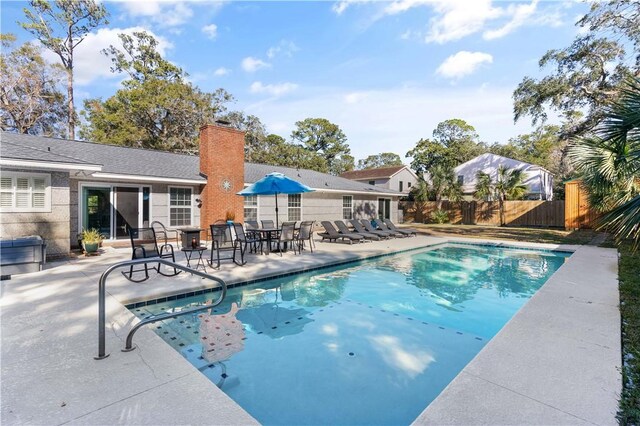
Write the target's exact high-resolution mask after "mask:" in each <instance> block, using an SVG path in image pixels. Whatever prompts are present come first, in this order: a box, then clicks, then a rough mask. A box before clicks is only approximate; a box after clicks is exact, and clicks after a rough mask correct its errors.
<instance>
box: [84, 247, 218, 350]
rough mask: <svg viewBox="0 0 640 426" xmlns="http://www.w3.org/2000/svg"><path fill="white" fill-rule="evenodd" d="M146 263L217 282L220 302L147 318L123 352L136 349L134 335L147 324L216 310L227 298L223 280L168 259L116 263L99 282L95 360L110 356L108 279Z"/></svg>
mask: <svg viewBox="0 0 640 426" xmlns="http://www.w3.org/2000/svg"><path fill="white" fill-rule="evenodd" d="M145 263H161V264H163V265H165V266H169V267H171V268H176V269H180V270H181V271H185V272H189V273H191V274H194V275H197V276H199V277H202V278H207V279H210V280H212V281H215V282H217V283H218V284H220V286H221V291H220V297H219V298H218V300H216V301H215V302H214V303H211V304H210V305H205V306H196V307H195V308H190V309H185V310H183V311H180V312H175V313H167V314H161V315H154V316H153V317H150V318H146V319H144V320H142V321H140V322H139V323H138V324H136V325H135V326H134V327H133V328H132V329H131V330H130V331H129V334H128V335H127V342H126V346H125V348H124V349H123V350H122V351H123V352H129V351H132V350H133V349H135V348H134V347H133V345H132V341H133V335H134V334H135V332H136V331H138V329H139V328H140V327H142V326H143V325H146V324H149V323H152V322H156V321H162V320H164V319H167V318H175V317H178V316H180V315H187V314H191V313H194V312H198V311H204V310H207V309H211V308H214V307H216V306H218V305H219V304H220V303H222V301H223V300H224V298H225V296H226V295H227V283H225V282H224V280H222V279H220V278H218V277H214V276H213V275H209V274H207V273H205V272H200V271H196V270H195V269H191V268H187V267H186V266H182V265H180V264H178V263H175V262H171V261H169V260H166V259H158V258H151V259H135V260H126V261H123V262H118V263H114V264H113V265H111V266H110V267H109V268H107V270H106V271H104V272H103V273H102V275H101V276H100V280H99V281H98V356H96V357H94V359H104V358H106V357H108V356H109V354H105V336H106V335H105V324H106V318H105V317H106V313H105V311H106V307H105V303H106V282H107V277H108V276H109V275H110V274H111V272H113V271H114V270H116V269H118V268H123V267H126V266H131V265H143V264H145Z"/></svg>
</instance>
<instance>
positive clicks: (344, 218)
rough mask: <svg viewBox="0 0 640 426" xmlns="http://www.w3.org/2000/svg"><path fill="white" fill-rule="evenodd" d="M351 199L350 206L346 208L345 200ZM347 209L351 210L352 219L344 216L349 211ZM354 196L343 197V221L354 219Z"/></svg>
mask: <svg viewBox="0 0 640 426" xmlns="http://www.w3.org/2000/svg"><path fill="white" fill-rule="evenodd" d="M346 199H349V206H348V207H345V204H344V202H345V200H346ZM347 209H349V216H350V217H346V215H345V214H344V213H345V211H347ZM353 216H354V215H353V195H343V196H342V219H343V220H351V219H353Z"/></svg>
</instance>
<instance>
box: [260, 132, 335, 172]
mask: <svg viewBox="0 0 640 426" xmlns="http://www.w3.org/2000/svg"><path fill="white" fill-rule="evenodd" d="M252 161H254V162H256V163H261V164H271V165H274V166H283V167H293V168H301V169H308V170H316V171H319V172H322V173H326V172H327V170H328V166H327V161H326V160H325V159H324V158H323V157H322V156H321V155H320V154H318V153H317V152H315V151H311V150H308V149H307V148H305V147H303V146H300V145H296V144H292V143H289V142H287V141H286V140H284V138H283V137H281V136H278V135H274V134H271V135H268V136H267V137H266V138H265V139H264V140H263V142H262V144H261V146H260V149H258V150H255V151H254V152H253V158H252Z"/></svg>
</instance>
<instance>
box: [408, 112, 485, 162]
mask: <svg viewBox="0 0 640 426" xmlns="http://www.w3.org/2000/svg"><path fill="white" fill-rule="evenodd" d="M478 140H479V137H478V134H477V133H476V129H475V128H474V127H473V126H472V125H470V124H469V123H467V122H466V121H464V120H461V119H459V118H454V119H451V120H445V121H443V122H441V123H438V126H437V127H436V128H435V130H434V131H433V139H420V140H419V141H418V143H417V144H416V146H415V148H413V149H412V150H410V151H409V152H407V157H413V160H412V161H411V168H412V169H413V170H415V171H416V172H417V173H419V174H420V173H425V172H429V171H430V169H431V168H432V167H434V166H444V167H448V168H453V167H456V166H457V165H459V164H461V163H464V162H465V161H469V160H471V159H472V158H474V157H476V156H478V155H480V154H482V153H484V152H486V150H487V147H486V146H485V145H484V144H483V143H480V142H479V141H478Z"/></svg>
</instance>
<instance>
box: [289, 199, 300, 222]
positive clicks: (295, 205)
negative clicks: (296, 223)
mask: <svg viewBox="0 0 640 426" xmlns="http://www.w3.org/2000/svg"><path fill="white" fill-rule="evenodd" d="M288 204H289V215H288V217H289V219H288V220H302V194H289V200H288Z"/></svg>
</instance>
